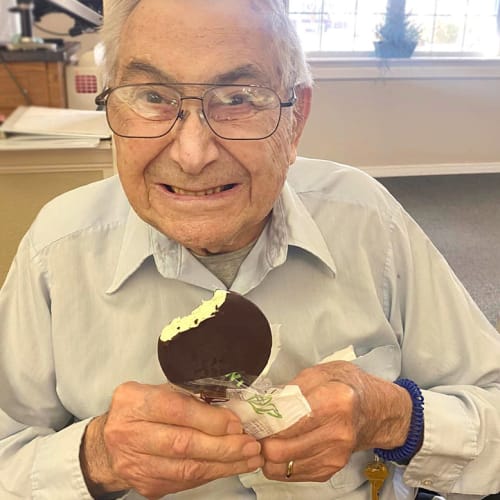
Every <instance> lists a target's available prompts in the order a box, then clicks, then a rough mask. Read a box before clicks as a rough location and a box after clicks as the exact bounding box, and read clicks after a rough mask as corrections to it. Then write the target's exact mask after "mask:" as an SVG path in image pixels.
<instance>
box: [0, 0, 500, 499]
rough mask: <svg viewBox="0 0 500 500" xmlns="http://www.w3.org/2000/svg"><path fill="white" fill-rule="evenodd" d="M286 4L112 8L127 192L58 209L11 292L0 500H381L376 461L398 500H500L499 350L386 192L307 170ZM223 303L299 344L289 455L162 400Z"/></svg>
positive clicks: (299, 83)
mask: <svg viewBox="0 0 500 500" xmlns="http://www.w3.org/2000/svg"><path fill="white" fill-rule="evenodd" d="M281 4H282V2H281V0H231V1H229V0H210V1H207V0H115V1H114V2H112V3H111V4H110V5H109V6H107V11H106V22H105V27H104V30H103V37H104V42H105V45H106V57H107V60H106V64H107V71H108V76H109V79H108V83H109V88H107V90H105V92H104V93H103V94H102V95H101V96H100V98H99V102H101V103H102V104H103V105H104V106H106V112H107V116H108V121H109V123H110V126H111V128H112V129H113V132H114V140H115V144H116V153H117V165H118V170H119V180H118V178H112V179H109V180H105V181H103V182H99V183H96V184H92V185H89V186H85V187H83V188H80V189H78V190H75V191H73V192H70V193H66V194H64V195H62V196H61V197H59V198H57V199H56V200H54V201H52V202H51V203H49V204H48V205H47V206H46V207H45V208H44V209H43V210H42V212H41V213H40V214H39V216H38V217H37V219H36V221H35V222H34V224H33V226H32V227H31V229H30V230H29V232H28V234H27V235H26V237H25V238H24V239H23V241H22V243H21V245H20V248H19V251H18V254H17V256H16V258H15V260H14V263H13V265H12V268H11V270H10V273H9V275H8V278H7V280H6V283H5V285H4V287H3V289H2V292H1V295H0V316H1V329H0V342H1V347H0V387H1V393H0V408H1V411H0V497H1V498H2V500H6V499H11V498H39V499H42V498H50V499H64V500H71V499H88V498H92V497H93V498H119V497H121V496H123V497H126V498H128V499H136V498H143V497H148V498H160V497H163V496H166V497H167V498H175V499H178V498H188V499H207V498H216V499H220V500H222V499H231V500H233V499H237V498H259V499H273V500H274V499H281V498H294V499H295V498H296V499H309V498H318V499H330V498H336V499H337V498H346V499H367V498H369V497H370V484H369V482H368V480H367V478H366V476H365V472H366V467H367V465H368V464H369V463H370V462H371V461H372V460H373V457H374V451H373V450H374V448H375V451H376V453H377V455H378V456H380V457H381V458H382V459H384V460H385V462H386V465H385V467H387V470H388V474H389V476H388V478H387V479H386V480H385V482H384V484H383V485H382V488H381V490H380V492H381V498H386V499H390V498H398V499H409V498H413V495H414V492H415V490H416V488H418V487H426V488H428V489H432V490H435V491H439V492H441V493H444V494H446V493H450V494H463V495H479V496H481V495H483V496H484V495H486V494H488V493H492V492H495V491H498V490H499V489H500V467H499V460H498V457H499V456H500V363H499V359H500V339H499V337H498V335H497V334H496V333H495V331H494V330H493V328H492V327H491V325H490V324H489V323H488V322H487V320H486V319H485V318H484V317H483V316H482V314H481V313H480V311H479V310H478V308H477V307H476V306H475V305H474V304H473V302H472V301H471V299H470V297H469V296H468V294H467V293H466V292H465V291H464V289H463V287H462V286H461V285H460V284H459V283H458V282H457V280H456V278H455V277H454V275H453V274H452V272H451V271H450V269H449V268H448V266H447V264H446V262H445V261H444V259H443V258H442V257H441V256H440V255H439V254H438V252H437V251H436V250H435V248H434V247H433V246H432V245H431V243H430V242H429V240H428V239H427V238H426V237H425V235H423V234H422V232H421V231H420V230H419V228H418V227H416V225H415V223H414V222H413V221H412V220H411V219H410V218H409V217H408V215H407V214H406V213H405V212H404V211H403V210H402V209H401V207H400V206H399V205H398V204H397V203H396V202H395V200H394V199H392V198H391V197H390V195H389V194H388V193H387V192H386V191H385V190H384V189H383V188H381V187H380V186H379V185H378V184H377V183H376V182H375V181H374V180H372V179H370V178H369V177H368V176H366V175H364V174H363V173H361V172H359V171H357V170H355V169H350V168H348V167H343V166H339V165H336V164H333V163H330V162H320V161H315V160H305V159H298V160H297V159H296V151H297V144H298V141H299V138H300V136H301V132H302V130H303V127H304V125H305V122H306V119H307V116H308V113H309V108H310V101H311V82H310V78H309V75H308V72H307V68H306V65H305V62H304V57H303V54H302V52H301V51H300V46H299V44H298V41H297V38H296V35H295V33H294V31H293V27H292V26H291V25H290V23H289V21H288V19H287V17H286V13H285V12H284V10H283V7H282V5H281ZM291 165H292V168H291V169H290V171H289V167H290V166H291ZM217 288H228V289H229V288H230V289H232V290H234V291H236V292H239V293H241V294H243V295H246V296H247V297H248V298H249V299H250V300H252V301H254V302H255V303H256V304H258V305H259V306H260V307H261V308H262V310H263V311H264V313H265V314H266V316H267V317H268V319H269V321H270V322H271V323H274V324H280V325H281V330H280V345H279V346H277V356H276V359H275V361H274V363H273V364H272V366H271V367H270V371H269V377H270V379H271V380H272V382H273V384H275V385H282V384H295V385H298V386H299V387H300V390H301V391H302V394H303V395H304V397H305V398H306V399H307V401H308V403H309V405H310V408H311V412H310V414H309V415H308V416H307V417H305V418H303V419H301V420H300V421H299V422H297V423H296V424H295V425H293V426H291V427H289V428H287V429H285V430H284V431H282V432H281V433H279V434H277V435H275V436H271V437H268V438H265V439H263V440H260V441H257V440H256V439H255V438H254V437H252V436H250V435H247V434H245V433H243V432H242V424H241V421H240V420H239V418H238V417H237V416H236V415H235V414H234V413H232V412H230V411H229V410H228V409H226V408H220V407H214V406H211V405H208V404H206V403H204V402H201V401H199V400H197V399H195V398H193V397H191V396H187V395H185V394H183V393H181V392H179V391H177V390H176V389H175V387H172V386H171V385H168V384H166V383H165V377H164V375H163V374H162V372H161V369H160V367H159V364H158V360H157V358H156V341H157V337H158V334H159V332H160V330H161V328H162V326H164V325H165V324H166V323H168V322H169V321H170V320H172V319H173V318H175V317H177V316H179V315H184V314H186V313H187V312H189V311H190V310H191V309H192V308H193V307H195V306H196V305H198V304H199V303H200V302H201V300H203V299H206V298H208V297H209V296H210V295H211V294H212V291H213V290H214V289H217ZM349 346H352V350H353V352H354V353H355V359H354V360H353V361H352V362H348V361H331V360H330V361H329V359H331V356H332V354H334V353H337V352H338V351H341V350H343V349H344V348H346V347H349ZM200 348H202V346H201V347H200ZM323 361H326V362H323ZM372 472H373V471H372ZM367 474H368V476H370V472H369V471H368V472H367ZM451 497H452V495H450V498H451Z"/></svg>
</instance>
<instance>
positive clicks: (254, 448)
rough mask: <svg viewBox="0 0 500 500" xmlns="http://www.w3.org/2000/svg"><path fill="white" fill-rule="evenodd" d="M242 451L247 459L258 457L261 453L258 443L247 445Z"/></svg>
mask: <svg viewBox="0 0 500 500" xmlns="http://www.w3.org/2000/svg"><path fill="white" fill-rule="evenodd" d="M241 451H242V453H243V456H245V457H253V456H254V455H258V454H259V453H260V443H257V441H252V442H251V443H247V444H246V445H245V446H243V449H242V450H241Z"/></svg>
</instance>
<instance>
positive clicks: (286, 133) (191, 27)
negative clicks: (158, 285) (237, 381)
mask: <svg viewBox="0 0 500 500" xmlns="http://www.w3.org/2000/svg"><path fill="white" fill-rule="evenodd" d="M252 3H253V2H249V1H248V0H231V1H230V2H229V1H227V0H211V1H210V2H207V1H206V0H143V1H141V2H140V3H139V5H138V6H137V8H136V9H135V10H134V12H133V13H132V15H131V17H130V18H129V20H128V21H127V23H126V25H125V28H124V31H123V34H122V38H121V40H122V41H121V45H120V51H119V60H118V72H117V79H116V81H115V82H113V83H114V86H117V85H121V84H125V83H159V82H163V83H168V82H170V83H172V82H181V83H185V82H189V83H212V82H220V81H225V82H226V83H238V84H260V85H265V86H268V87H271V88H272V89H273V90H275V91H276V92H277V93H278V94H279V96H280V98H281V100H282V101H287V100H289V99H290V96H291V89H286V90H283V89H280V88H279V78H278V76H277V73H278V71H277V61H276V60H275V59H276V57H275V56H274V54H273V53H272V52H271V51H270V49H269V47H270V38H269V34H268V32H267V31H266V30H267V28H266V27H265V23H264V22H263V19H262V17H261V16H262V14H260V15H259V13H257V12H255V11H254V10H253V9H252V7H251V4H252ZM228 80H229V81H228ZM202 91H203V90H201V89H200V88H197V87H189V86H186V87H185V88H183V89H181V92H182V93H183V94H185V95H189V96H193V95H201V92H202ZM299 97H301V96H299ZM306 97H307V96H306ZM183 109H184V110H185V111H186V112H187V115H186V117H185V118H184V119H183V120H178V121H177V123H176V124H175V126H174V128H173V129H172V130H171V131H170V132H169V133H168V134H167V135H166V136H164V137H160V138H156V139H127V138H123V137H118V136H116V137H115V141H116V151H117V165H118V171H119V174H120V178H121V182H122V184H123V187H124V189H125V192H126V194H127V196H128V198H129V200H130V203H131V204H132V206H133V207H134V209H135V210H136V212H137V213H138V214H139V216H140V217H142V218H143V219H144V220H146V221H147V222H149V223H150V224H151V225H153V226H155V227H156V228H157V229H158V230H160V231H161V232H163V233H164V234H166V235H167V236H169V237H171V238H173V239H174V240H177V241H179V242H180V243H181V244H183V245H184V246H186V247H188V248H190V249H192V250H193V251H194V252H196V253H199V254H205V253H207V252H210V253H219V252H227V251H232V250H236V249H238V248H242V247H244V246H245V245H247V244H249V243H250V242H252V241H253V240H254V239H256V238H257V237H258V235H259V234H260V232H261V231H262V229H263V227H264V225H265V223H266V220H267V217H268V215H269V213H270V211H271V209H272V206H273V203H274V201H275V200H276V198H277V197H278V195H279V193H280V190H281V188H282V186H283V182H284V180H285V176H286V173H287V170H288V166H289V165H290V164H291V163H293V161H294V160H295V155H296V145H297V141H298V138H299V136H300V131H301V130H302V120H301V119H299V120H297V119H295V120H294V119H293V113H294V108H283V110H282V116H281V122H280V125H279V127H278V130H277V131H276V132H275V133H274V134H273V135H272V136H271V137H269V138H267V139H263V140H257V141H253V140H251V141H241V140H226V139H221V138H219V137H217V136H216V135H215V134H214V133H213V132H212V131H211V130H210V128H209V127H208V125H207V124H206V123H204V121H203V119H200V110H201V102H200V101H198V100H187V101H184V104H183Z"/></svg>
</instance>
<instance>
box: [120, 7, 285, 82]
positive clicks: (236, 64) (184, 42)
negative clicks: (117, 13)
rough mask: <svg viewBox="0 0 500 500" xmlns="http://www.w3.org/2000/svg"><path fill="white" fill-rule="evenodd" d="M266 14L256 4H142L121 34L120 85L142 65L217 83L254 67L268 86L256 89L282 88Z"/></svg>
mask: <svg viewBox="0 0 500 500" xmlns="http://www.w3.org/2000/svg"><path fill="white" fill-rule="evenodd" d="M266 13H268V12H267V11H266V8H265V6H264V4H263V3H261V2H259V1H253V0H230V1H228V0H142V1H141V2H140V3H139V4H138V5H137V7H136V8H135V9H134V11H133V12H132V14H131V15H130V17H129V18H128V20H127V21H126V23H125V25H124V28H123V31H122V34H121V38H120V47H119V54H118V79H119V80H120V79H122V78H123V75H124V72H125V71H126V68H128V67H130V64H131V62H132V61H136V60H140V61H142V62H144V63H147V64H148V65H150V66H153V67H156V68H158V70H159V71H162V72H163V73H165V74H168V75H169V76H170V77H171V78H172V79H173V80H176V81H185V82H209V81H215V80H216V79H217V78H218V76H219V75H220V74H229V73H230V72H231V71H232V70H233V69H234V68H241V67H253V68H255V69H256V74H259V73H260V74H261V75H262V76H263V77H264V78H265V79H266V80H267V81H266V82H255V83H265V84H269V83H270V82H271V81H275V82H276V83H278V82H277V76H278V74H279V71H278V67H277V66H278V64H277V63H278V61H277V56H276V53H275V50H273V46H274V43H273V33H272V30H271V29H270V23H269V22H268V21H267V18H266ZM252 83H253V82H252Z"/></svg>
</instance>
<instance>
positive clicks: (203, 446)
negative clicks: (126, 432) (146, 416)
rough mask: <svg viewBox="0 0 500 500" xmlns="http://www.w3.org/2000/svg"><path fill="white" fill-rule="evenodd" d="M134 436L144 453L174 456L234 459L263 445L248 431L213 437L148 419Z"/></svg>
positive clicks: (137, 429)
mask: <svg viewBox="0 0 500 500" xmlns="http://www.w3.org/2000/svg"><path fill="white" fill-rule="evenodd" d="M132 432H133V433H134V435H130V436H129V437H130V439H132V440H133V442H134V443H135V444H134V447H135V449H136V450H137V451H140V452H141V453H147V454H150V455H157V456H163V457H171V458H186V457H188V458H191V459H199V460H206V461H214V462H217V461H218V462H233V461H238V460H243V459H248V458H251V457H253V456H258V455H259V454H260V451H261V445H260V443H259V442H257V441H256V440H255V438H253V437H252V436H249V435H247V434H232V435H225V436H212V435H209V434H205V433H203V432H201V431H199V430H197V429H192V428H189V427H180V426H172V425H165V424H157V423H150V422H144V423H143V424H142V425H141V426H140V427H136V428H135V429H134V430H133V431H132Z"/></svg>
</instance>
